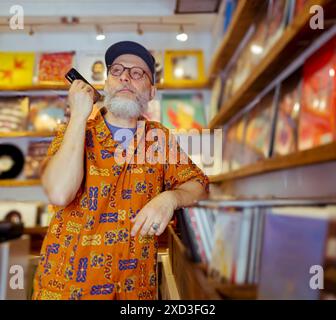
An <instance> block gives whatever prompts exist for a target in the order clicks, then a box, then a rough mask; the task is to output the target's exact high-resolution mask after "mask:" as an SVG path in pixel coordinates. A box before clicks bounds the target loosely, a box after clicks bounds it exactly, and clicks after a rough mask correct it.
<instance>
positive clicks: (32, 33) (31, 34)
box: [29, 26, 35, 36]
mask: <svg viewBox="0 0 336 320" xmlns="http://www.w3.org/2000/svg"><path fill="white" fill-rule="evenodd" d="M34 33H35V32H34V29H33V26H30V29H29V35H30V36H33V35H34Z"/></svg>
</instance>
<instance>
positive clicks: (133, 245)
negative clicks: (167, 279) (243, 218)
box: [33, 41, 208, 300]
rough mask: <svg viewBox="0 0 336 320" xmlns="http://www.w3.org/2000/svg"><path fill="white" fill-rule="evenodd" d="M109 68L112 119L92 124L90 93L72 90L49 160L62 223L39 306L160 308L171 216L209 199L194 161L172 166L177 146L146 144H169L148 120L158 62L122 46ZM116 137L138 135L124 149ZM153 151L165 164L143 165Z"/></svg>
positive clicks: (47, 253)
mask: <svg viewBox="0 0 336 320" xmlns="http://www.w3.org/2000/svg"><path fill="white" fill-rule="evenodd" d="M105 62H106V66H107V70H108V77H107V80H106V83H105V88H104V91H105V94H106V95H105V100H104V107H105V112H104V111H100V112H98V113H97V115H96V117H95V118H94V119H93V120H91V119H90V120H89V121H88V118H89V116H90V114H91V112H92V105H93V92H92V89H91V88H90V87H89V86H87V85H86V84H85V83H83V82H81V81H74V82H73V84H72V85H71V87H70V90H69V104H70V110H71V116H70V120H69V122H68V124H67V126H66V128H63V130H60V131H59V132H58V134H57V136H56V137H55V139H54V141H53V142H52V145H51V147H50V148H49V151H48V157H47V159H46V162H45V165H44V170H43V175H42V184H43V187H44V189H45V191H46V193H47V195H48V197H49V199H50V202H51V203H52V204H53V205H55V215H54V217H53V219H52V221H51V224H50V226H49V229H48V233H47V235H46V238H45V240H44V243H43V246H42V250H41V261H40V263H39V266H38V269H37V272H36V276H35V280H34V293H33V299H122V300H125V299H148V300H151V299H155V298H156V286H157V283H156V281H157V280H156V279H157V277H156V263H157V248H158V236H159V235H160V234H162V232H163V231H164V230H165V228H166V226H167V224H168V223H169V221H170V220H171V218H172V216H173V213H174V210H176V209H177V208H179V207H182V206H187V205H191V204H192V203H193V202H194V201H197V200H198V199H200V198H203V197H206V196H207V192H208V178H207V177H206V176H205V175H204V174H203V173H202V172H201V170H200V169H199V168H197V167H196V165H195V164H193V163H192V162H191V160H190V159H189V158H187V163H185V162H184V163H181V161H179V162H177V163H175V162H174V161H173V162H172V163H170V162H169V159H168V160H167V158H168V157H165V156H167V155H168V153H170V151H171V150H170V149H173V145H174V143H172V144H169V143H164V141H165V139H163V140H161V139H156V140H155V139H150V140H151V141H147V137H148V133H149V132H150V130H152V131H153V130H154V132H159V131H161V132H164V136H165V137H168V135H169V130H167V129H166V128H164V127H163V126H162V125H161V124H160V123H157V122H153V121H145V119H144V118H143V117H142V114H143V113H144V112H145V111H146V106H147V104H148V102H149V101H150V100H151V99H153V97H154V95H155V87H154V83H155V79H154V77H155V61H154V58H153V57H152V56H151V54H150V53H149V52H148V51H147V50H146V49H145V48H144V47H143V46H141V45H140V44H137V43H135V42H130V41H123V42H118V43H116V44H114V45H112V46H111V47H110V48H109V49H108V50H107V52H106V54H105ZM118 129H120V130H122V131H123V132H125V130H126V129H128V130H126V132H129V133H131V134H130V135H127V134H126V135H124V138H125V137H126V139H123V140H122V141H119V140H120V139H117V138H116V136H117V135H118ZM120 130H119V131H120ZM155 130H156V131H155ZM158 136H159V135H158ZM158 136H157V137H158ZM130 137H131V139H130ZM161 138H162V137H161ZM161 141H163V143H161ZM166 141H168V140H166ZM133 142H134V143H133ZM155 143H156V148H155V150H154V151H153V152H152V153H153V154H154V155H156V156H157V155H158V152H159V151H160V152H161V153H163V155H164V157H161V158H160V156H159V157H158V158H160V159H166V160H164V163H162V161H161V162H160V161H157V162H155V161H154V162H153V161H152V160H153V157H152V156H151V155H150V156H149V157H147V153H146V159H147V160H148V161H147V160H146V161H140V160H141V159H140V158H141V154H142V156H143V152H142V151H141V150H142V149H143V148H142V147H141V148H140V146H141V145H142V146H144V147H145V150H148V149H150V148H151V147H152V144H155ZM121 149H125V151H124V152H122V153H120V152H119V151H120V150H121ZM140 149H141V150H140ZM126 151H127V152H126ZM118 153H119V156H118V155H117V154H118ZM177 153H178V154H180V155H181V154H182V151H181V150H180V148H179V146H177ZM125 154H127V157H125ZM149 154H151V153H149ZM129 155H130V157H128V156H129ZM161 155H162V154H161ZM182 158H183V157H181V158H179V159H182ZM123 159H124V160H125V159H126V160H125V161H124V162H122V161H121V160H123Z"/></svg>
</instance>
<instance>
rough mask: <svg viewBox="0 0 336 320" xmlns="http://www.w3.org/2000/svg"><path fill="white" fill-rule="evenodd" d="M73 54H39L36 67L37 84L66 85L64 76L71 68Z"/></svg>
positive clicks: (72, 52)
mask: <svg viewBox="0 0 336 320" xmlns="http://www.w3.org/2000/svg"><path fill="white" fill-rule="evenodd" d="M74 55H75V52H74V51H71V52H51V53H41V54H40V56H39V65H38V83H40V84H47V85H57V84H68V81H67V80H66V79H65V77H64V75H65V74H66V73H67V72H68V71H69V70H70V69H71V68H72V66H73V62H74V61H73V60H74Z"/></svg>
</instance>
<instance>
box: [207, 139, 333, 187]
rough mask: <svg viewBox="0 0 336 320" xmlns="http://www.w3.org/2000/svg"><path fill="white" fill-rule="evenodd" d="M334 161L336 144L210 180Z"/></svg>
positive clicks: (252, 166) (214, 180)
mask: <svg viewBox="0 0 336 320" xmlns="http://www.w3.org/2000/svg"><path fill="white" fill-rule="evenodd" d="M333 160H336V142H333V143H329V144H326V145H322V146H319V147H316V148H313V149H309V150H304V151H299V152H296V153H293V154H289V155H286V156H277V157H274V158H270V159H265V160H263V161H260V162H257V163H255V164H252V165H248V166H246V167H243V168H241V169H239V170H235V171H232V172H229V173H224V174H219V175H216V176H210V177H209V180H210V182H212V183H217V182H223V181H228V180H234V179H239V178H244V177H248V176H253V175H257V174H263V173H266V172H271V171H277V170H282V169H289V168H295V167H299V166H306V165H311V164H317V163H322V162H328V161H333Z"/></svg>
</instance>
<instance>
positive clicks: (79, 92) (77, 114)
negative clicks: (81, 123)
mask: <svg viewBox="0 0 336 320" xmlns="http://www.w3.org/2000/svg"><path fill="white" fill-rule="evenodd" d="M93 98H94V92H93V89H92V88H91V87H90V86H89V85H88V84H86V83H85V82H84V81H82V80H75V81H74V82H73V83H72V84H71V87H70V89H69V96H68V99H69V106H70V112H71V117H72V118H75V119H79V120H87V119H88V118H89V116H90V114H91V112H92V107H93Z"/></svg>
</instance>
